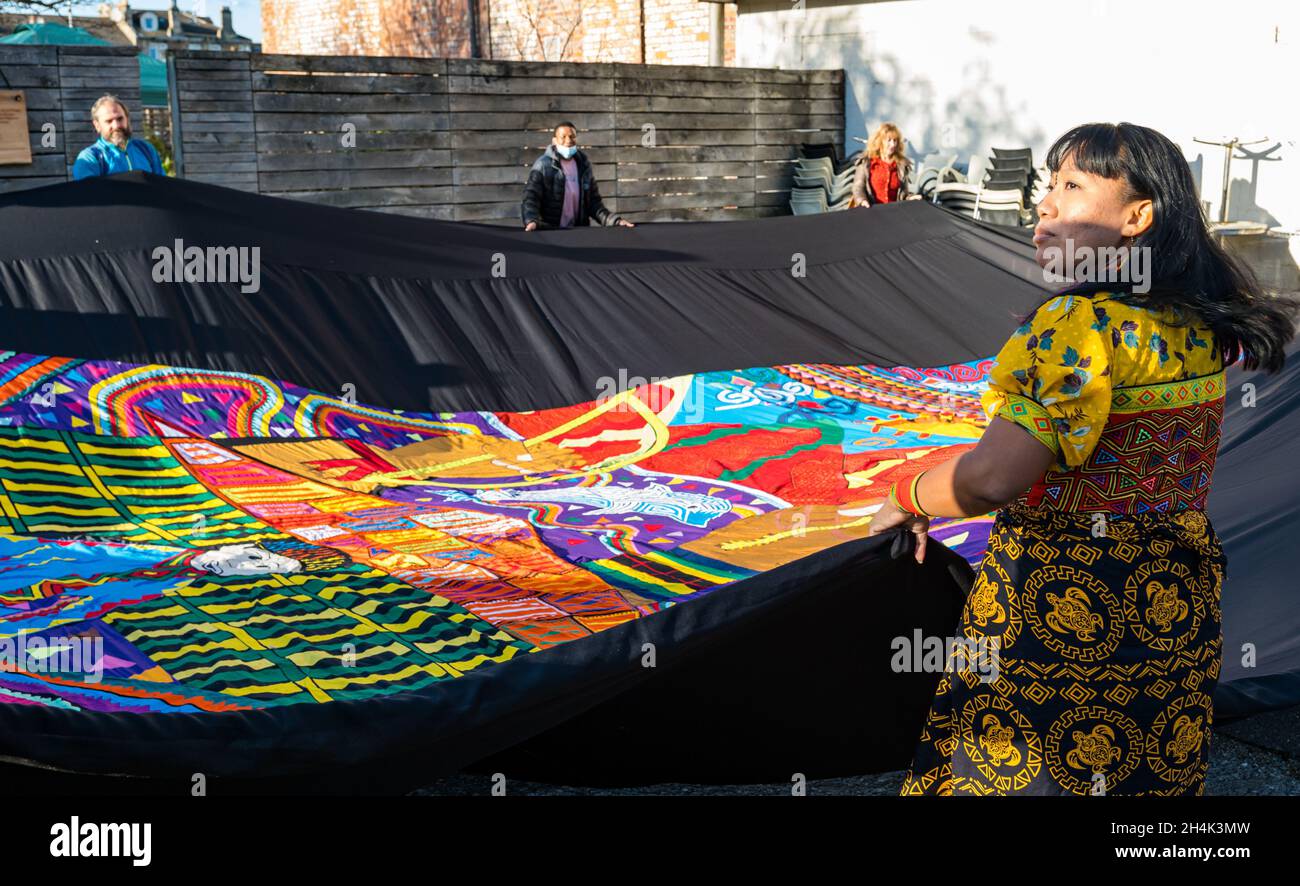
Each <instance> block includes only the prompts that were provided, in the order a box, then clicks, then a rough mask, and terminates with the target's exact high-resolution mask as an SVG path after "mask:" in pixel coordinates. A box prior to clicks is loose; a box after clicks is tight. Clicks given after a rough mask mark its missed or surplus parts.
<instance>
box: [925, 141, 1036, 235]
mask: <svg viewBox="0 0 1300 886" xmlns="http://www.w3.org/2000/svg"><path fill="white" fill-rule="evenodd" d="M1046 180H1047V173H1046V170H1043V169H1041V168H1036V167H1035V166H1034V157H1033V151H1032V149H1030V148H993V152H992V155H991V156H989V157H986V158H980V157H978V156H972V157H971V161H970V165H969V167H967V174H966V175H965V176H962V177H961V179H957V180H954V181H951V182H938V183H937V184H936V185H935V187H934V189H933V193H932V197H931V199H932V200H933V202H935V203H938V204H939V205H941V206H944V207H945V208H947V209H951V210H953V211H954V212H960V213H962V214H963V215H969V216H971V217H972V218H978V219H982V220H984V221H988V222H992V223H993V224H1000V225H1007V226H1010V227H1021V226H1024V225H1030V224H1034V223H1035V221H1036V220H1037V219H1036V214H1035V213H1034V211H1033V206H1034V204H1036V203H1037V202H1038V201H1039V200H1040V199H1041V198H1042V195H1043V194H1044V193H1045V183H1046Z"/></svg>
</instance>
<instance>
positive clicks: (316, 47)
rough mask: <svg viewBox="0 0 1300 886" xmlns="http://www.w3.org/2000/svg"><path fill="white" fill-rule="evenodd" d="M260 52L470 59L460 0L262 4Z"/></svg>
mask: <svg viewBox="0 0 1300 886" xmlns="http://www.w3.org/2000/svg"><path fill="white" fill-rule="evenodd" d="M262 33H263V40H262V49H263V51H265V52H273V53H292V54H303V55H390V56H424V57H441V58H461V57H466V56H468V55H469V10H468V8H467V5H466V2H465V0H262Z"/></svg>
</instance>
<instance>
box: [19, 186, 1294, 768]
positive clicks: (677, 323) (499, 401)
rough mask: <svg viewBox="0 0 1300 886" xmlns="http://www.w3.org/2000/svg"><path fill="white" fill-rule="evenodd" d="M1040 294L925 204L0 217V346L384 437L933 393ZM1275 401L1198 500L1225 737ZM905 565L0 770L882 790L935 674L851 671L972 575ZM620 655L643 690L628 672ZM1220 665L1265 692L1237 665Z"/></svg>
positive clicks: (878, 560) (1287, 505) (77, 726)
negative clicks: (322, 403) (409, 689)
mask: <svg viewBox="0 0 1300 886" xmlns="http://www.w3.org/2000/svg"><path fill="white" fill-rule="evenodd" d="M177 240H181V241H183V243H184V244H185V245H199V246H258V247H260V249H261V289H260V291H258V292H252V293H242V292H240V291H239V286H238V284H237V283H226V284H213V283H204V284H199V283H179V284H166V283H156V282H154V280H153V276H152V268H153V264H154V260H153V258H152V253H153V250H154V249H156V248H157V247H159V246H173V245H174V244H175V241H177ZM801 257H802V258H801ZM801 261H802V264H803V267H804V273H803V274H802V275H801V276H800V275H797V274H796V273H794V271H793V270H792V269H794V268H797V266H798V265H799V264H800V262H801ZM1045 293H1046V289H1045V288H1044V286H1043V284H1042V281H1041V277H1040V276H1039V274H1038V271H1037V268H1036V266H1035V265H1033V263H1032V247H1031V246H1030V245H1029V243H1028V241H1027V239H1026V237H1025V236H1023V235H1022V234H1020V233H1019V232H1014V231H1012V232H1008V231H1006V230H1005V229H997V228H994V227H991V226H986V225H982V224H980V223H977V222H973V221H971V220H969V219H963V218H960V217H958V216H955V215H953V214H950V213H948V212H945V211H943V210H941V209H938V208H936V207H934V206H931V205H928V204H924V203H919V202H908V203H902V204H893V205H888V206H883V207H876V208H872V209H870V210H861V211H851V212H842V213H828V214H825V215H819V216H801V217H790V218H773V219H764V220H758V221H741V222H732V223H726V224H703V223H698V224H697V223H683V224H644V225H639V226H638V227H636V228H634V229H618V228H589V229H582V230H572V231H540V232H533V233H524V232H522V231H519V230H514V229H502V228H498V227H492V226H485V225H470V224H458V223H445V222H434V221H425V220H415V219H408V218H403V217H398V216H392V215H384V214H378V213H369V212H359V211H353V210H340V209H333V208H329V207H320V206H313V205H309V204H306V203H301V202H294V201H288V200H279V199H273V198H266V197H260V196H255V195H248V194H244V193H241V192H236V191H230V190H227V189H223V188H216V187H211V186H206V185H201V184H195V183H192V182H184V181H176V180H170V179H160V178H157V177H154V176H150V175H145V174H142V173H130V174H126V175H121V176H115V177H111V178H105V179H92V180H88V181H85V182H79V183H74V184H68V185H59V186H55V187H51V188H44V189H40V190H35V191H28V192H23V193H19V194H14V195H9V196H7V197H5V198H3V199H2V200H0V348H7V349H13V350H20V351H27V352H32V353H43V354H52V355H63V356H74V357H86V358H107V359H114V360H121V361H130V362H159V363H167V364H174V365H182V366H198V367H204V368H213V369H229V370H240V371H246V372H255V373H261V374H265V375H269V376H272V377H275V378H279V379H285V380H289V381H293V382H296V383H299V384H303V385H306V386H309V387H313V388H316V389H319V390H323V391H327V392H336V391H339V390H340V389H341V388H342V387H343V386H344V385H346V384H352V385H354V386H355V389H356V396H357V399H358V400H360V401H362V402H369V403H374V404H377V405H381V406H385V407H390V408H398V409H421V410H427V409H435V410H466V409H491V410H528V409H538V408H545V407H551V406H560V405H565V404H569V403H574V402H580V401H586V400H590V399H593V398H594V397H596V396H597V394H598V393H600V390H601V389H600V387H599V385H600V379H601V378H602V377H615V378H617V377H620V374H621V375H622V376H623V377H637V376H640V377H645V378H648V377H651V376H672V375H679V374H683V373H689V372H697V371H707V370H716V369H729V368H742V367H751V366H765V365H775V364H780V363H786V362H802V361H808V362H827V363H839V364H857V363H878V364H885V365H900V364H902V365H911V366H931V365H940V364H949V363H953V362H958V361H965V360H971V359H976V358H981V357H987V356H990V355H992V354H994V353H996V351H997V350H998V348H999V347H1000V346H1001V344H1002V343H1003V342H1004V341H1005V339H1006V337H1007V336H1008V335H1009V334H1010V332H1011V330H1012V329H1013V328H1014V326H1015V325H1016V317H1017V316H1018V315H1020V314H1022V313H1024V312H1026V311H1027V310H1029V309H1030V308H1032V307H1033V306H1034V305H1036V304H1037V303H1038V302H1039V301H1041V299H1042V298H1043V296H1044V295H1045ZM1297 371H1300V370H1297V368H1296V364H1295V362H1294V360H1293V361H1292V363H1291V364H1290V365H1289V366H1288V368H1287V371H1286V373H1284V374H1283V375H1282V376H1279V377H1277V378H1273V379H1267V380H1265V379H1257V378H1247V376H1246V375H1245V374H1244V373H1242V372H1241V371H1240V369H1237V368H1234V369H1233V370H1231V371H1230V373H1229V382H1230V387H1229V390H1230V392H1231V391H1236V390H1239V389H1240V386H1241V384H1242V383H1243V382H1245V381H1248V380H1249V381H1253V382H1254V383H1256V384H1257V386H1258V401H1257V405H1256V406H1254V407H1245V406H1242V405H1241V404H1240V403H1239V402H1237V401H1236V400H1234V399H1232V398H1231V397H1230V401H1229V408H1228V412H1227V418H1226V427H1225V435H1224V440H1223V446H1222V452H1221V457H1220V462H1219V467H1218V470H1217V471H1216V475H1215V485H1214V491H1213V493H1212V496H1211V499H1210V502H1211V509H1210V513H1211V518H1212V519H1213V521H1214V523H1215V525H1216V527H1217V528H1218V530H1219V532H1220V535H1221V536H1222V538H1223V540H1224V543H1225V548H1226V550H1227V552H1228V557H1229V565H1228V582H1227V584H1226V585H1225V592H1224V600H1223V606H1224V625H1225V634H1226V640H1227V642H1226V644H1225V668H1224V672H1223V676H1222V679H1221V682H1220V687H1219V694H1218V696H1216V700H1217V701H1219V702H1220V703H1221V708H1220V710H1219V714H1220V715H1232V714H1243V713H1248V712H1250V711H1253V710H1259V709H1262V708H1264V707H1269V706H1277V705H1282V704H1290V703H1296V702H1300V641H1297V640H1296V628H1297V626H1300V607H1298V606H1297V603H1296V595H1295V589H1294V579H1293V577H1292V575H1293V573H1294V572H1295V561H1294V554H1293V551H1294V550H1295V546H1294V543H1293V541H1292V539H1291V537H1290V536H1291V535H1292V529H1293V527H1294V526H1295V525H1296V522H1295V518H1296V508H1297V502H1300V496H1297V492H1298V491H1300V490H1298V489H1297V483H1300V481H1297V479H1296V476H1297V475H1296V474H1295V473H1294V472H1291V471H1290V470H1289V469H1288V466H1289V462H1290V460H1291V457H1292V453H1293V452H1294V451H1295V442H1294V441H1295V439H1296V435H1297V434H1300V410H1297V408H1296V407H1297V398H1300V394H1297V390H1298V388H1297V381H1300V380H1298V379H1296V378H1295V373H1296V372H1297ZM901 543H902V541H901V540H900V538H899V537H898V536H897V535H887V536H884V537H881V538H874V539H867V540H862V541H857V542H851V543H847V544H842V545H839V546H836V547H834V548H831V549H829V550H827V551H824V552H822V553H820V554H818V555H816V556H813V557H808V558H805V559H803V560H800V561H798V562H796V563H792V564H789V565H787V566H785V567H782V568H780V569H777V570H773V571H771V572H768V573H764V574H762V575H758V576H755V577H753V578H751V579H748V580H745V581H743V582H740V583H737V584H736V585H733V586H731V587H728V588H727V589H725V590H724V591H722V592H718V593H714V594H711V595H709V596H707V597H705V598H702V599H699V600H696V601H692V602H690V603H689V604H686V605H680V606H676V607H672V608H671V609H669V610H667V611H665V612H662V613H658V614H656V615H655V616H653V617H647V618H642V619H638V620H636V621H634V622H632V623H629V624H625V625H622V626H620V627H617V628H613V629H610V630H607V631H603V632H601V633H599V634H597V635H595V636H592V637H590V638H586V639H584V640H581V641H577V642H573V643H568V644H564V645H562V646H559V647H556V648H554V649H550V650H547V651H545V652H542V653H538V654H534V655H529V656H526V657H524V658H523V659H520V660H515V661H511V662H508V663H506V664H502V665H497V666H494V667H491V668H487V669H484V670H483V671H482V672H479V673H476V674H475V675H473V676H470V677H466V678H462V679H460V680H456V681H453V682H451V683H447V684H440V685H439V686H438V687H437V688H436V690H434V691H428V692H420V693H411V694H409V695H404V696H400V697H395V698H390V699H384V700H376V701H367V702H361V703H348V702H333V703H330V704H326V705H310V706H294V707H292V708H281V709H276V710H273V711H259V712H255V713H251V714H230V715H203V716H197V715H172V716H169V717H168V718H167V719H166V722H165V723H153V722H144V721H145V720H146V719H147V718H140V717H127V716H123V715H94V716H91V715H86V714H77V713H70V712H65V711H57V710H50V709H43V708H18V707H15V706H11V705H0V755H3V756H7V757H11V758H16V759H19V760H27V761H40V762H42V763H44V764H50V765H55V766H59V767H64V768H67V769H70V770H75V771H78V772H91V773H101V774H102V773H114V772H116V773H129V774H149V775H154V776H159V777H166V778H175V779H180V778H188V777H189V775H190V774H191V773H193V772H200V771H201V772H205V773H207V774H208V775H209V776H211V777H225V778H228V779H234V780H236V781H235V782H234V783H236V784H256V785H262V786H266V785H270V784H282V783H283V784H295V785H297V786H298V787H299V788H301V787H302V786H303V785H307V784H311V785H312V786H314V787H316V788H319V789H324V788H323V787H322V786H324V787H328V786H329V785H335V786H342V785H345V784H346V785H351V786H354V787H355V786H357V785H361V784H365V785H369V786H383V787H384V788H386V789H393V788H400V787H409V786H414V785H416V784H419V783H420V782H421V781H422V780H424V779H427V778H429V777H431V776H434V775H438V774H444V773H450V772H454V771H457V770H459V769H462V768H464V767H466V766H470V765H474V764H476V763H477V764H478V766H479V767H480V768H482V767H486V768H487V771H495V770H494V768H493V767H498V766H508V767H509V771H510V773H511V774H512V775H515V776H516V777H523V776H525V775H527V774H533V775H537V776H539V777H550V778H564V779H568V780H571V781H575V782H576V781H588V782H597V783H627V782H631V781H646V780H663V779H674V778H676V779H687V778H689V779H694V780H701V781H728V780H746V779H777V780H786V779H788V778H789V777H790V775H791V774H792V773H793V772H804V773H805V774H807V775H809V776H810V777H816V776H819V775H820V776H825V775H834V774H844V773H849V772H863V771H873V770H883V769H896V768H902V767H903V766H905V765H906V764H907V762H908V758H909V755H910V753H911V750H912V747H913V744H914V742H915V739H916V736H917V734H918V732H919V729H920V726H921V724H922V722H923V720H924V715H925V711H926V709H927V707H928V704H929V700H930V693H931V692H932V691H933V688H934V684H935V682H936V681H937V678H938V675H937V674H929V675H926V674H921V675H900V674H895V673H892V672H891V671H890V670H889V668H888V659H887V656H885V655H884V654H883V652H882V653H881V654H876V653H874V652H869V651H868V650H887V649H888V643H887V638H889V637H893V636H897V635H900V634H906V635H910V634H911V633H912V630H913V629H914V628H916V627H921V628H922V629H923V630H924V632H925V633H926V634H927V635H947V634H951V633H952V631H953V629H954V627H955V624H956V619H957V614H958V611H959V608H960V605H961V601H962V599H963V597H964V594H965V592H966V590H967V589H968V586H969V581H970V579H971V573H970V569H969V567H968V566H966V564H965V563H964V562H963V561H961V560H960V559H959V558H958V557H956V555H955V554H953V553H952V552H951V551H948V550H947V549H946V548H944V547H943V546H942V545H931V550H932V551H933V554H932V555H931V556H930V557H928V558H927V563H926V564H925V565H924V566H923V567H919V568H918V567H916V566H915V564H913V563H912V562H911V561H910V559H909V558H908V556H907V555H906V551H905V550H903V549H900V548H898V547H897V545H899V544H901ZM891 549H892V550H891ZM899 555H901V556H899ZM828 612H845V613H848V614H849V615H851V616H852V620H853V622H854V624H855V625H857V626H861V625H863V624H866V625H869V627H868V628H867V629H866V632H865V633H864V634H862V635H861V636H859V637H858V638H857V639H856V640H855V643H856V644H857V645H853V644H838V645H836V644H831V646H833V648H828V646H827V644H819V643H817V642H816V641H815V639H814V637H815V636H816V635H815V634H814V632H812V631H808V630H800V629H799V627H800V626H801V625H803V626H807V625H810V624H813V623H822V624H823V625H824V623H825V621H826V618H827V615H826V613H828ZM845 630H846V631H848V629H847V628H846V629H845ZM646 642H652V643H654V644H655V645H656V648H657V649H658V651H659V661H660V664H661V666H660V667H659V668H656V669H653V670H651V669H646V668H643V667H641V666H640V663H639V661H640V656H641V650H642V644H643V643H646ZM1242 642H1253V643H1256V644H1257V645H1258V648H1259V650H1260V655H1259V667H1257V668H1254V669H1244V668H1242V667H1241V665H1240V662H1239V661H1238V655H1237V650H1238V648H1239V647H1240V644H1241V643H1242ZM320 771H328V772H329V773H331V775H330V776H329V778H327V779H326V780H325V781H324V782H321V781H320V780H319V779H316V778H315V777H313V776H311V773H315V772H320ZM304 777H308V778H309V779H310V781H303V780H302V779H303V778H304ZM295 779H296V781H295ZM286 780H288V781H286Z"/></svg>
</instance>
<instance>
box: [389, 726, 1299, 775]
mask: <svg viewBox="0 0 1300 886" xmlns="http://www.w3.org/2000/svg"><path fill="white" fill-rule="evenodd" d="M902 780H903V773H902V772H886V773H881V774H878V775H862V776H858V777H856V778H830V779H824V780H820V781H811V782H809V783H808V794H809V796H814V795H820V796H835V795H852V796H870V797H887V796H895V795H896V794H897V793H898V786H899V784H900V783H901V782H902ZM506 791H507V793H509V794H512V795H530V796H563V795H584V796H619V795H626V796H652V795H674V796H700V797H707V796H786V795H788V794H789V793H790V785H789V784H784V783H783V784H742V785H721V786H719V785H695V784H659V785H651V786H648V787H640V788H580V787H565V786H562V785H548V784H537V783H534V782H523V781H512V782H509V783H508V784H507V786H506ZM1205 792H1206V794H1207V795H1214V796H1229V795H1236V796H1263V795H1281V796H1293V797H1294V796H1300V707H1294V708H1288V709H1286V710H1282V711H1273V712H1270V713H1267V714H1257V715H1255V716H1253V717H1247V718H1245V719H1242V720H1236V721H1233V722H1231V723H1221V724H1219V725H1216V726H1215V728H1214V739H1213V741H1212V742H1211V745H1210V774H1209V781H1208V783H1207V784H1206V789H1205ZM414 793H416V794H419V795H424V796H472V795H484V794H488V793H489V780H488V777H487V776H484V775H458V776H454V777H452V778H444V779H441V780H439V781H437V782H434V783H433V784H431V785H429V786H428V787H425V788H422V789H420V790H418V791H415V792H414Z"/></svg>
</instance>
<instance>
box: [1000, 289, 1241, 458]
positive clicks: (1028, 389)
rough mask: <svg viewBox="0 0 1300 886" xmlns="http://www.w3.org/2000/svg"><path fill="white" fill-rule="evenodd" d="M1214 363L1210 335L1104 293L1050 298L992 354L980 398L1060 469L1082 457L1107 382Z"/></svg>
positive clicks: (1096, 426) (1102, 407) (1202, 369)
mask: <svg viewBox="0 0 1300 886" xmlns="http://www.w3.org/2000/svg"><path fill="white" fill-rule="evenodd" d="M1222 368H1223V356H1222V354H1221V353H1220V350H1219V347H1218V343H1217V342H1216V340H1215V337H1214V333H1213V332H1211V331H1210V329H1209V328H1208V327H1206V326H1202V325H1197V324H1193V325H1191V326H1184V327H1178V326H1174V325H1173V324H1172V323H1170V322H1169V319H1168V315H1167V314H1165V313H1163V312H1159V311H1154V310H1150V309H1147V308H1141V307H1137V306H1134V305H1132V304H1127V303H1125V302H1121V301H1117V300H1115V299H1114V298H1112V297H1111V295H1110V293H1105V292H1099V293H1094V294H1093V295H1091V296H1088V295H1065V296H1055V297H1053V298H1051V299H1048V300H1047V301H1046V302H1044V303H1043V304H1041V305H1039V306H1038V308H1037V309H1035V310H1034V312H1033V313H1032V314H1030V316H1029V317H1028V319H1027V320H1026V321H1025V322H1024V324H1023V325H1022V326H1020V328H1018V329H1017V330H1016V331H1015V332H1014V333H1012V335H1011V338H1010V339H1008V340H1007V343H1006V344H1005V345H1003V347H1002V350H1001V351H999V352H998V356H997V359H996V362H995V363H994V366H993V369H992V371H991V372H990V373H989V389H988V391H986V392H985V393H984V395H983V398H982V404H983V406H984V411H985V412H986V413H988V417H989V420H990V421H992V420H993V418H994V416H1001V417H1002V418H1003V419H1005V420H1007V421H1012V422H1015V423H1016V424H1018V425H1020V426H1022V427H1024V428H1025V429H1026V430H1028V431H1029V432H1030V433H1031V434H1033V435H1034V436H1035V437H1036V438H1037V439H1038V440H1040V441H1041V442H1042V443H1043V445H1045V446H1047V447H1048V448H1049V449H1051V450H1052V451H1053V452H1055V453H1056V456H1057V462H1058V464H1059V465H1061V466H1064V467H1077V466H1078V465H1080V464H1082V463H1083V462H1084V461H1085V460H1087V458H1088V456H1089V455H1090V454H1091V453H1092V450H1093V447H1095V446H1096V445H1097V440H1098V439H1099V438H1100V437H1101V432H1102V429H1103V428H1104V427H1105V426H1106V420H1107V417H1108V416H1109V415H1110V404H1111V394H1112V391H1113V389H1115V388H1121V387H1135V386H1138V385H1149V384H1156V383H1159V382H1169V381H1180V380H1182V379H1187V378H1194V377H1196V376H1200V375H1209V374H1211V373H1215V372H1218V371H1219V370H1220V369H1222Z"/></svg>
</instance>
